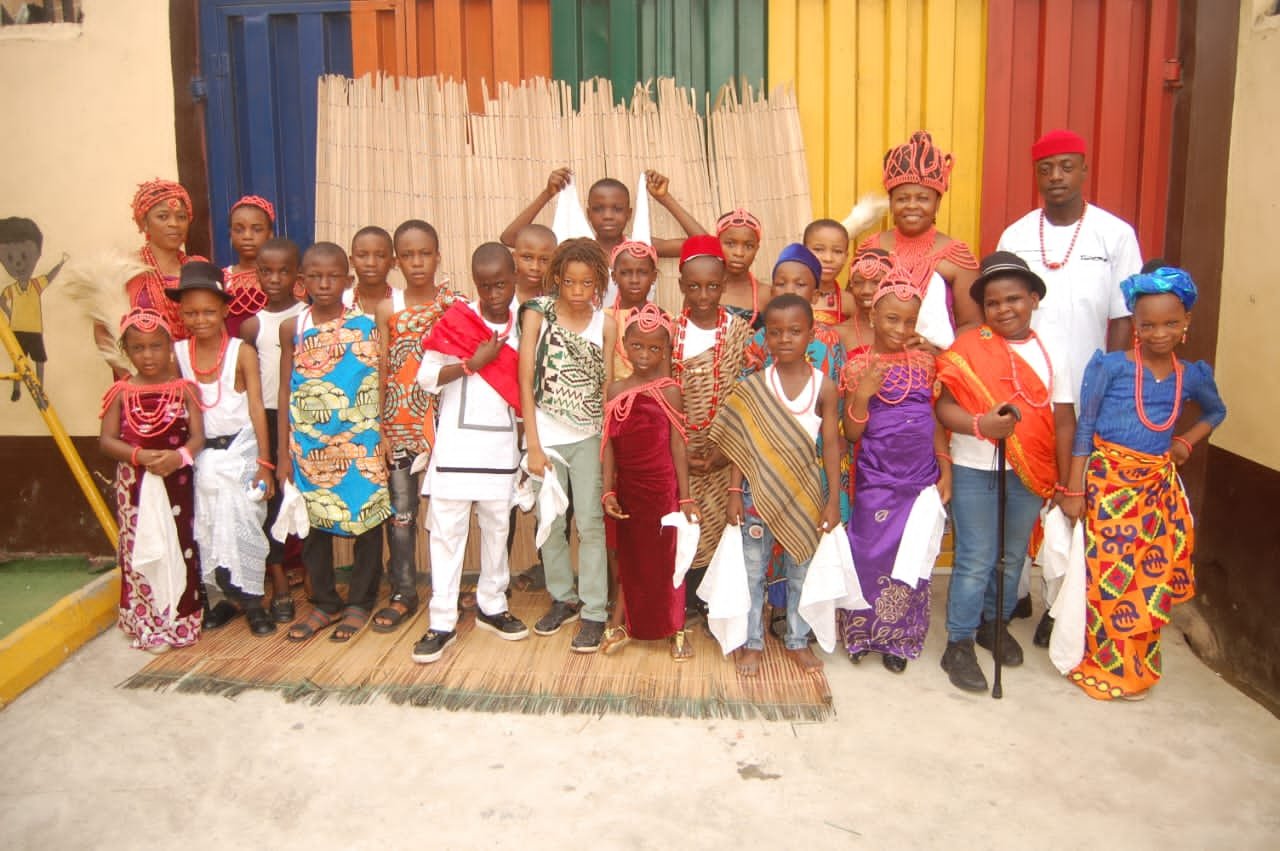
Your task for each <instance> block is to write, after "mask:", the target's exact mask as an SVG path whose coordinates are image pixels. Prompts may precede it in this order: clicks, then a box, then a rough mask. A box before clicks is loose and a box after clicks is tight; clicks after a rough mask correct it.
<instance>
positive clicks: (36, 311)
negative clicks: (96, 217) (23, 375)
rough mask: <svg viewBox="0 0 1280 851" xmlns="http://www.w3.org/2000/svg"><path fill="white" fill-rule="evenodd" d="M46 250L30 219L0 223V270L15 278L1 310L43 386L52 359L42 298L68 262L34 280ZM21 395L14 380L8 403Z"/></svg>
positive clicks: (4, 294)
mask: <svg viewBox="0 0 1280 851" xmlns="http://www.w3.org/2000/svg"><path fill="white" fill-rule="evenodd" d="M43 249H44V235H43V234H42V233H40V228H39V227H37V226H36V223H35V222H33V221H32V220H31V219H24V218H21V217H19V216H10V217H9V218H5V219H0V266H4V270H5V272H6V273H8V275H9V276H10V277H11V278H13V282H12V283H10V284H9V285H8V286H6V287H5V288H4V290H3V292H0V309H2V310H4V315H5V318H6V319H8V320H9V326H10V327H11V328H12V329H13V335H14V336H15V337H17V338H18V345H19V346H21V347H22V351H23V352H25V353H26V355H27V357H29V358H31V360H32V361H34V362H35V366H36V378H38V379H40V383H41V384H42V385H43V384H44V365H45V363H46V362H47V361H48V360H49V356H48V354H47V353H46V352H45V348H44V315H43V312H42V311H41V309H40V297H41V296H42V295H43V294H44V291H45V290H46V289H48V288H49V285H50V284H52V283H53V279H54V278H56V277H57V276H58V272H60V271H62V265H63V264H64V263H66V262H67V255H66V254H65V253H64V254H63V255H62V258H61V259H60V260H58V263H57V265H55V266H54V267H53V268H52V269H50V270H49V271H48V272H46V273H45V274H43V275H38V276H35V277H32V273H33V272H34V271H35V270H36V264H37V263H38V262H40V252H41V251H42V250H43ZM15 369H16V365H15ZM21 392H22V382H21V381H17V380H15V381H14V382H13V393H12V394H11V395H10V396H9V401H10V402H16V401H18V397H19V396H20V394H21Z"/></svg>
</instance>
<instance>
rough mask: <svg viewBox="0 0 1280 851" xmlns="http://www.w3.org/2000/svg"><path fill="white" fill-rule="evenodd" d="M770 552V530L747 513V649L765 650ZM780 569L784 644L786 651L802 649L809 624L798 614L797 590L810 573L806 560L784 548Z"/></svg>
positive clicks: (744, 552) (744, 551)
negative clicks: (783, 588) (784, 610)
mask: <svg viewBox="0 0 1280 851" xmlns="http://www.w3.org/2000/svg"><path fill="white" fill-rule="evenodd" d="M772 553H773V533H772V532H770V531H769V529H768V527H767V526H765V525H764V523H763V522H762V521H761V520H760V518H759V517H758V516H756V515H748V516H747V517H746V518H745V519H744V520H743V521H742V556H743V560H744V561H745V562H746V567H747V587H748V588H750V589H751V611H750V612H748V613H747V645H746V646H747V649H748V650H763V649H764V612H763V610H764V584H765V574H766V573H767V572H768V569H769V558H770V556H771V555H772ZM782 569H783V571H784V572H785V574H786V577H787V637H786V639H784V641H783V644H784V645H785V646H786V648H787V649H788V650H803V649H804V648H805V647H808V646H809V624H807V623H805V620H804V618H802V617H800V613H799V611H798V608H799V606H800V589H801V588H803V587H804V577H805V575H806V574H808V572H809V562H807V561H806V562H804V563H800V562H797V561H796V560H795V559H794V558H792V556H791V553H788V552H786V551H785V550H784V551H783V553H782Z"/></svg>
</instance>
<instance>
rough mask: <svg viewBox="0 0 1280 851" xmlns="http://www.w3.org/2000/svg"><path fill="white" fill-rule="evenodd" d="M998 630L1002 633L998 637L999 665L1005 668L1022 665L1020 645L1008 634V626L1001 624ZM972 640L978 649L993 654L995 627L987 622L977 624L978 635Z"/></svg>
mask: <svg viewBox="0 0 1280 851" xmlns="http://www.w3.org/2000/svg"><path fill="white" fill-rule="evenodd" d="M1000 629H1001V631H1002V633H1003V634H1002V635H1001V636H1000V664H1001V665H1004V666H1005V667H1006V668H1016V667H1018V666H1019V665H1021V664H1022V645H1021V644H1019V643H1018V641H1017V639H1015V638H1014V637H1013V636H1012V635H1010V634H1009V625H1008V624H1001V625H1000ZM974 640H975V641H977V642H978V646H979V647H985V648H986V649H987V650H990V651H992V652H993V653H994V652H995V646H996V625H995V624H994V623H991V622H987V621H983V622H982V623H980V624H978V634H977V635H976V636H975V638H974Z"/></svg>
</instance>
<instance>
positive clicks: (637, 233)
mask: <svg viewBox="0 0 1280 851" xmlns="http://www.w3.org/2000/svg"><path fill="white" fill-rule="evenodd" d="M635 198H636V206H635V209H634V210H632V211H631V240H632V241H633V242H644V243H647V244H649V245H653V238H652V237H651V236H650V233H651V226H650V224H649V182H648V181H647V180H645V178H644V172H643V171H642V172H640V178H639V179H638V180H636V195H635Z"/></svg>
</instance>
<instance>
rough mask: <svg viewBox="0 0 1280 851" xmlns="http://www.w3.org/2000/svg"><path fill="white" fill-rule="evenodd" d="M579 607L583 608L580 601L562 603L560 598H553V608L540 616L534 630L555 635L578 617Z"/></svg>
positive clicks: (539, 633)
mask: <svg viewBox="0 0 1280 851" xmlns="http://www.w3.org/2000/svg"><path fill="white" fill-rule="evenodd" d="M579 608H581V605H580V604H579V603H562V602H560V601H559V600H553V601H552V602H551V608H550V609H547V613H546V614H545V615H543V616H542V617H540V618H538V622H537V623H535V624H534V625H533V631H534V632H536V633H538V635H555V634H556V633H557V632H559V631H560V627H562V626H564V625H565V624H567V623H573V622H574V621H576V620H577V619H578V609H579Z"/></svg>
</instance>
